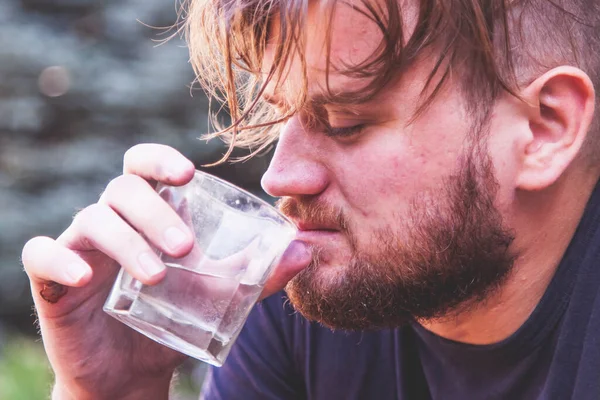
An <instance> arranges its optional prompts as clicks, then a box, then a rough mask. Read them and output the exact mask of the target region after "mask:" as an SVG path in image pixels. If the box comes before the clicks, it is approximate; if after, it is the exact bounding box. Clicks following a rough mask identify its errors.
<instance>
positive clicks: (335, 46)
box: [262, 5, 512, 329]
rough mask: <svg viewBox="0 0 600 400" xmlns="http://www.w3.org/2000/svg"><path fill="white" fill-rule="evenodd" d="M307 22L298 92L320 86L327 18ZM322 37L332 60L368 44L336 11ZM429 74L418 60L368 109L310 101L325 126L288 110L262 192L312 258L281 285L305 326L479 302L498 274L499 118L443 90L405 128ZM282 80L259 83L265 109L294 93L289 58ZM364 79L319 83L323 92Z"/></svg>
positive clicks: (312, 93) (380, 322)
mask: <svg viewBox="0 0 600 400" xmlns="http://www.w3.org/2000/svg"><path fill="white" fill-rule="evenodd" d="M319 15H321V13H320V11H319V10H318V7H317V6H315V5H313V6H312V8H311V9H310V12H309V19H308V24H307V26H308V28H307V29H308V30H309V33H308V35H307V38H308V42H307V50H306V56H307V64H308V71H307V73H308V81H309V88H308V89H309V97H318V96H319V93H322V91H323V88H324V87H326V86H325V74H324V71H325V62H326V57H325V54H326V47H325V46H324V43H325V41H326V39H325V26H326V23H327V19H319V18H318V16H319ZM275 34H276V32H275ZM332 34H333V35H332V48H331V56H332V62H333V63H334V64H335V63H336V62H337V63H339V62H340V61H342V62H344V63H346V65H347V64H353V63H354V64H356V63H359V62H361V61H363V60H364V59H365V58H366V57H368V56H369V55H370V54H371V52H372V51H373V50H374V49H375V47H376V46H377V44H378V43H379V41H380V39H381V36H380V33H379V31H378V29H377V28H376V27H375V25H374V24H373V23H372V22H370V21H369V20H368V19H367V18H366V17H364V16H362V15H361V14H360V13H358V12H356V11H354V10H352V9H351V8H350V7H347V6H343V5H340V6H338V10H337V12H336V15H335V18H334V20H333V29H332ZM269 57H272V54H271V53H269V52H267V55H266V64H267V66H268V61H269ZM430 70H431V65H430V63H429V62H428V59H427V57H423V60H421V61H419V62H416V63H415V65H413V66H412V67H410V68H409V69H408V70H407V71H406V72H404V73H403V74H402V76H401V77H400V78H399V79H397V80H396V81H394V82H392V83H390V84H389V85H388V87H386V88H384V89H383V90H382V91H380V92H379V93H378V95H377V96H376V97H375V98H374V99H373V100H371V101H369V102H367V103H364V104H358V105H350V106H340V105H335V104H324V105H322V109H321V110H319V111H320V112H321V114H322V115H325V118H326V120H327V122H328V125H329V126H330V127H326V126H324V125H319V124H316V125H315V124H306V123H304V122H303V121H305V120H306V118H305V117H304V116H302V115H295V116H294V117H292V118H291V119H290V120H288V122H287V123H286V124H285V126H284V127H283V128H282V131H281V135H280V139H279V143H278V146H277V150H276V152H275V155H274V158H273V160H272V162H271V165H270V167H269V170H268V171H267V172H266V174H265V176H264V177H263V181H262V184H263V188H264V189H265V190H266V191H267V192H268V193H269V194H271V195H273V196H277V197H282V200H281V201H280V208H281V210H282V211H283V212H284V213H285V214H287V215H288V216H289V217H290V218H292V219H293V220H294V222H295V223H296V224H297V226H298V228H299V229H300V233H299V235H298V239H299V240H302V241H305V242H307V243H308V244H310V245H311V246H312V248H313V250H314V254H313V263H312V264H311V265H310V266H309V267H308V268H307V269H306V270H304V271H302V272H301V273H300V274H299V275H298V276H296V277H295V278H294V279H293V280H292V281H290V283H289V284H288V286H287V287H286V290H287V292H288V295H289V297H290V300H291V302H292V304H293V305H294V307H295V308H296V309H297V310H298V311H300V312H301V313H302V314H304V315H305V316H306V317H307V318H309V319H314V320H317V321H319V322H321V323H323V324H325V325H327V326H330V327H333V328H343V329H359V328H361V329H362V328H375V327H384V326H398V325H400V324H402V323H403V322H405V321H406V320H407V319H409V318H425V319H427V318H436V317H441V316H444V315H447V313H449V312H456V311H458V310H459V309H462V308H464V307H468V305H469V304H471V303H472V302H476V301H478V300H481V299H483V298H485V297H486V295H488V294H489V292H490V290H492V289H493V288H495V287H497V286H498V285H499V284H500V283H501V282H502V280H503V279H504V278H505V277H506V276H507V274H508V272H509V271H510V267H511V266H512V258H511V256H510V255H509V254H508V252H507V249H508V246H509V244H510V243H511V241H512V236H511V234H510V232H509V231H508V230H507V229H506V228H505V227H504V224H503V216H502V213H501V212H500V211H499V210H498V208H497V207H496V205H497V204H498V203H499V200H498V199H499V198H500V199H501V200H500V203H502V198H503V193H505V192H508V191H506V190H504V186H503V182H505V181H509V180H510V168H506V169H505V171H508V172H505V173H504V175H502V176H498V174H495V173H494V171H495V168H494V166H495V165H497V164H498V162H497V160H498V159H502V162H503V164H510V160H507V159H506V152H505V151H502V149H500V150H498V151H497V152H496V154H493V155H492V154H490V153H489V152H488V148H489V147H490V146H489V144H490V143H496V142H497V140H496V139H495V138H496V137H498V136H499V134H500V133H501V131H502V130H503V129H504V127H503V126H500V125H499V124H498V123H497V122H496V121H497V120H498V118H499V117H502V115H499V113H500V114H501V113H502V111H501V109H497V110H495V113H494V116H493V117H492V119H491V120H490V121H488V122H489V123H487V124H478V123H476V121H475V119H474V118H473V117H471V116H470V115H468V114H467V112H466V111H465V107H464V101H463V99H462V98H461V96H460V93H459V92H458V90H457V89H456V88H455V86H454V85H453V84H452V83H450V84H449V85H448V86H447V87H445V89H444V90H443V91H442V92H441V93H439V94H438V95H437V97H436V99H435V101H434V102H433V104H432V105H431V106H430V107H429V108H427V110H426V112H425V113H423V114H421V115H420V116H419V117H418V118H417V119H416V120H412V121H411V118H412V117H413V115H414V112H415V110H416V107H417V105H418V104H419V100H420V94H421V89H422V88H423V84H424V82H425V79H426V77H427V74H428V73H429V71H430ZM285 81H286V84H285V86H284V87H281V88H278V89H273V87H270V88H269V90H268V94H267V96H268V97H269V98H270V99H271V101H274V102H278V103H286V102H290V100H289V99H290V98H293V96H294V93H295V90H297V88H298V86H299V85H300V83H301V82H302V78H301V76H300V73H299V65H298V63H296V64H294V65H293V67H292V69H291V72H290V74H289V76H288V77H287V78H286V80H285ZM364 84H365V82H364V81H360V80H358V79H352V78H348V77H344V76H341V75H339V74H336V73H335V72H334V71H332V72H331V75H330V87H331V91H332V92H334V93H335V92H344V91H354V90H356V89H357V88H359V87H361V86H363V85H364ZM507 123H508V122H507ZM330 128H331V129H330ZM487 132H489V134H486V133H487ZM480 137H483V138H486V139H487V140H484V139H482V140H476V138H480ZM504 197H506V196H504Z"/></svg>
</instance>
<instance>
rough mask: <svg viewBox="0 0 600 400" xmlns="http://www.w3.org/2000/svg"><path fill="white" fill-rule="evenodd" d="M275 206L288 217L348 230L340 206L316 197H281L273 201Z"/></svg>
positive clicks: (343, 230) (344, 230)
mask: <svg viewBox="0 0 600 400" xmlns="http://www.w3.org/2000/svg"><path fill="white" fill-rule="evenodd" d="M275 206H276V207H277V208H278V209H279V211H281V212H282V213H283V214H284V215H285V216H287V217H288V218H292V219H295V220H300V221H305V222H310V223H312V224H315V225H324V226H328V227H333V228H334V229H337V230H339V231H342V232H348V231H349V222H348V218H347V217H346V216H345V215H344V210H343V209H342V208H341V207H334V206H332V205H331V204H327V203H325V202H323V201H318V200H316V199H298V198H293V197H282V198H281V199H279V200H277V201H276V202H275Z"/></svg>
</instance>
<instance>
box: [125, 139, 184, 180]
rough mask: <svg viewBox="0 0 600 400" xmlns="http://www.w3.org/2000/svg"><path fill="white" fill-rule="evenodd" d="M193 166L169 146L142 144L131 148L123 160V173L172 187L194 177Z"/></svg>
mask: <svg viewBox="0 0 600 400" xmlns="http://www.w3.org/2000/svg"><path fill="white" fill-rule="evenodd" d="M194 171H195V168H194V164H193V163H192V162H191V161H190V160H188V159H187V158H185V156H183V155H182V154H181V153H180V152H178V151H177V150H175V149H173V148H172V147H169V146H164V145H160V144H155V143H144V144H138V145H136V146H133V147H132V148H130V149H129V150H127V152H126V153H125V156H124V158H123V173H124V174H133V175H138V176H141V177H142V178H144V179H146V180H148V181H159V182H164V183H167V184H169V185H173V186H181V185H185V184H186V183H188V182H189V181H190V180H191V179H192V177H193V176H194Z"/></svg>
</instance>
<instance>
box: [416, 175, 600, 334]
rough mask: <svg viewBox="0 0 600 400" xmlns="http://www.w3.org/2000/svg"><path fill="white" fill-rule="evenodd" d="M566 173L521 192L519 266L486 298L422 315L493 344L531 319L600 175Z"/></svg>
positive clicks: (440, 330) (439, 328)
mask: <svg viewBox="0 0 600 400" xmlns="http://www.w3.org/2000/svg"><path fill="white" fill-rule="evenodd" d="M572 178H573V177H569V178H568V179H567V178H565V179H563V180H562V181H561V182H557V183H556V184H555V185H553V186H552V187H550V188H548V189H547V190H544V191H540V192H536V193H517V195H516V197H515V202H514V204H516V206H515V207H514V209H515V210H516V211H515V212H514V213H513V215H514V218H513V223H512V226H513V227H514V231H515V242H514V243H513V245H512V250H513V251H514V252H515V254H517V255H518V256H517V259H516V261H515V264H514V267H513V271H512V272H511V274H510V276H509V277H508V278H507V280H506V281H505V283H504V284H503V285H502V286H501V287H500V288H499V289H498V290H496V291H494V292H493V293H492V294H491V295H490V296H489V297H488V299H486V301H484V302H482V303H480V304H478V305H477V306H476V307H473V308H471V309H469V310H468V311H464V312H461V313H459V314H458V315H455V316H453V317H449V318H443V319H436V320H427V321H419V323H420V324H421V325H422V326H423V327H424V328H425V329H427V330H429V331H431V332H433V333H435V334H436V335H438V336H441V337H444V338H446V339H450V340H454V341H458V342H463V343H470V344H480V345H483V344H492V343H497V342H499V341H501V340H504V339H506V338H507V337H509V336H510V335H512V334H513V333H514V332H516V331H517V329H519V327H521V325H523V323H525V321H526V320H527V319H528V318H529V316H530V315H531V313H532V312H533V310H534V309H535V307H536V306H537V304H538V303H539V301H540V299H541V298H542V296H543V294H544V293H545V291H546V289H547V287H548V285H549V284H550V281H551V280H552V277H553V276H554V273H555V272H556V269H557V268H558V265H559V264H560V261H561V259H562V257H563V255H564V253H565V251H566V249H567V247H568V245H569V243H570V242H571V239H572V237H573V235H574V233H575V230H576V229H577V225H578V223H579V221H580V219H581V217H582V215H583V211H584V209H585V205H586V204H587V200H588V199H589V196H590V195H591V192H592V190H593V189H594V186H595V184H596V179H595V178H594V179H591V178H588V179H586V180H585V182H582V179H572Z"/></svg>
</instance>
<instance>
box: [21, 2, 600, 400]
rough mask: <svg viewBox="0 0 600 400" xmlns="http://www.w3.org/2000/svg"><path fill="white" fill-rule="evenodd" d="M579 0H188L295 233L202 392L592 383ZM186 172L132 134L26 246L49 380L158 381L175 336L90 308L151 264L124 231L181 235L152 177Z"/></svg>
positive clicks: (340, 395)
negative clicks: (160, 336)
mask: <svg viewBox="0 0 600 400" xmlns="http://www.w3.org/2000/svg"><path fill="white" fill-rule="evenodd" d="M598 7H599V5H598V3H597V2H594V1H591V0H590V1H577V2H575V1H569V0H564V1H563V2H559V3H557V2H549V1H547V0H531V1H520V0H517V1H510V2H508V1H503V0H493V1H481V0H469V1H458V0H457V1H454V0H447V1H437V2H436V1H427V0H423V1H417V0H403V1H398V0H373V1H367V0H365V1H358V0H357V1H349V2H341V1H337V2H334V1H329V2H319V1H308V2H306V1H299V0H294V1H262V0H255V1H250V0H240V1H236V2H220V1H214V2H211V3H208V2H200V1H197V2H196V1H192V2H191V4H190V8H189V10H188V14H187V20H186V22H187V25H186V26H187V30H188V34H189V35H188V39H189V43H190V51H191V55H192V61H193V65H194V66H195V68H196V70H197V73H198V76H199V79H200V81H201V82H202V83H203V84H204V85H205V87H207V88H209V89H212V90H214V92H213V93H216V94H221V95H223V94H224V95H225V96H226V100H227V102H228V105H229V110H230V112H231V114H232V117H233V121H234V124H233V126H232V127H231V128H230V129H229V130H228V131H227V132H225V133H223V135H229V136H228V138H229V140H230V143H231V145H235V144H242V145H247V146H250V147H251V148H253V149H255V150H256V149H258V150H261V149H263V148H266V146H268V144H269V143H270V142H271V141H272V140H273V139H274V138H277V139H278V143H277V148H276V151H275V154H274V157H273V160H272V161H271V164H270V167H269V169H268V171H267V172H266V174H265V175H264V178H263V181H262V184H263V187H264V189H265V190H266V191H267V192H268V193H269V194H271V195H273V196H276V197H281V200H280V203H279V206H280V208H281V210H282V211H283V212H284V213H286V214H287V215H288V216H289V217H290V218H291V219H292V220H293V221H294V222H295V223H296V225H297V226H298V228H299V234H298V237H297V240H296V241H295V242H294V243H293V244H292V245H291V246H290V248H289V249H288V251H287V252H286V254H285V256H284V257H283V259H282V260H281V262H280V264H279V266H278V267H277V269H276V271H275V274H274V276H273V277H272V278H271V280H270V281H269V283H268V285H267V287H266V289H265V292H264V293H263V297H264V298H265V300H264V301H262V303H261V304H259V305H258V306H257V307H256V308H255V309H254V310H253V312H252V314H251V316H250V318H249V320H248V322H247V324H246V326H245V327H244V330H243V331H242V333H241V335H240V337H239V339H238V341H237V342H236V344H235V346H234V348H233V349H232V351H231V354H230V356H229V359H228V361H227V362H226V363H225V365H224V366H223V367H222V368H220V369H213V370H211V372H210V375H209V378H208V381H207V383H206V385H205V388H204V397H205V398H207V399H238V398H239V399H266V398H268V399H295V398H310V399H428V398H433V399H486V398H493V399H567V398H575V399H597V398H600V340H599V339H598V335H599V334H600V296H599V293H600V289H599V288H600V268H599V267H598V265H597V260H598V257H599V256H600V232H599V231H598V222H599V218H600V188H597V182H598V177H599V176H600V163H598V155H599V154H600V152H599V146H600V132H598V127H597V123H596V121H595V119H594V101H595V92H594V86H597V85H598V84H600V82H599V76H600V74H599V71H600V57H599V56H598V54H600V51H599V50H600V32H598V29H599V28H598V27H600V21H599V19H600V13H599V12H598ZM241 81H243V82H245V83H246V84H245V86H244V88H246V89H247V90H246V92H244V93H242V90H241V88H236V86H235V84H234V83H236V82H241ZM274 127H276V128H277V129H280V130H279V131H276V130H275V129H274ZM192 171H193V166H192V165H191V163H189V162H188V161H187V160H185V159H184V158H183V157H182V156H181V155H180V154H178V153H177V152H176V151H175V150H173V149H170V148H165V147H162V146H157V145H140V146H136V147H134V148H133V149H131V150H130V151H128V153H127V154H126V155H125V167H124V175H123V176H121V177H119V178H117V179H115V180H114V181H112V182H111V183H110V184H109V186H108V187H107V189H106V191H105V192H104V194H103V195H102V197H101V199H100V201H99V202H98V204H95V205H92V206H90V207H88V208H87V209H85V210H84V211H82V212H80V213H79V214H78V215H77V217H76V218H75V219H74V222H73V224H72V225H71V226H70V227H69V228H68V229H67V230H66V231H65V232H64V233H63V234H62V235H61V236H60V237H59V238H58V239H57V240H52V239H49V238H35V239H32V240H31V241H30V242H29V243H28V244H27V245H26V246H25V248H24V250H23V262H24V264H25V268H26V270H27V272H28V274H29V276H30V278H31V282H32V291H33V296H34V300H35V302H36V307H37V311H38V315H39V321H40V327H41V331H42V335H43V338H44V344H45V346H46V350H47V353H48V357H49V359H50V361H51V363H52V367H53V369H54V371H55V374H56V385H55V387H54V391H53V395H54V398H56V399H68V398H76V399H86V398H93V399H104V398H106V399H114V398H125V399H129V398H132V399H137V398H140V399H142V398H143V399H151V398H166V397H167V396H168V388H169V382H170V380H171V377H172V374H173V370H174V369H175V367H176V365H177V364H178V363H179V362H180V361H181V358H182V357H181V355H179V354H176V353H175V352H173V351H171V350H169V349H166V348H163V347H161V346H159V345H157V344H156V343H153V342H151V341H149V340H146V339H145V338H142V337H140V336H139V335H137V334H136V333H135V332H133V331H131V330H130V329H129V328H127V327H125V326H122V325H121V324H120V323H118V322H116V321H113V320H112V319H110V318H109V317H107V316H105V315H104V314H103V313H102V311H101V305H102V303H103V301H104V299H105V297H106V293H107V291H108V290H109V287H110V283H111V282H112V280H113V279H114V274H115V271H116V269H117V267H118V265H119V264H120V265H123V267H125V268H126V269H127V270H129V271H130V272H131V273H132V274H133V275H134V276H136V277H138V278H139V279H140V280H142V281H143V282H145V283H148V284H153V283H155V282H158V281H159V280H160V279H161V278H162V276H163V275H164V267H163V266H161V265H160V263H158V260H157V259H155V257H154V255H153V253H152V252H151V251H150V248H149V247H148V244H147V243H146V242H145V241H144V240H142V238H141V236H140V235H139V234H138V233H137V232H143V233H144V234H145V235H146V237H148V238H149V241H151V242H152V243H154V244H155V245H156V246H158V247H159V248H161V249H162V250H163V251H165V252H167V253H169V254H171V255H173V256H181V255H184V254H186V253H187V252H188V251H189V250H190V247H191V244H192V243H191V242H192V238H191V233H190V232H189V231H188V230H187V229H186V227H185V225H184V224H183V223H182V222H181V221H180V220H179V219H178V218H177V217H176V215H175V214H174V213H173V212H172V211H171V210H170V209H169V208H168V206H166V205H165V204H164V202H162V201H161V200H160V198H159V197H158V196H157V195H156V194H155V193H154V192H153V190H152V186H151V183H149V182H153V181H165V182H169V183H172V184H184V183H185V182H187V181H189V179H190V178H191V174H192ZM156 215H160V216H161V218H156ZM284 286H285V289H286V293H285V294H284V293H277V292H278V291H279V290H280V289H281V288H283V287H284ZM67 287H68V289H67ZM269 295H271V296H269ZM267 296H269V297H268V298H267ZM288 298H289V302H288V300H287V299H288ZM294 310H296V311H298V312H299V313H294ZM307 319H308V320H307Z"/></svg>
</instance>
